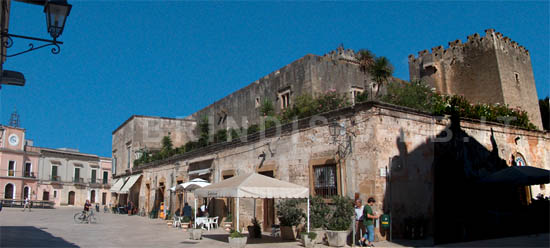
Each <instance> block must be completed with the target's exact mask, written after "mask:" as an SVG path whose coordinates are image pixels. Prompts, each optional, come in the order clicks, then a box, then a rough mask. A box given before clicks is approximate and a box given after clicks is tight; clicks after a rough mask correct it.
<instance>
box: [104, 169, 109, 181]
mask: <svg viewBox="0 0 550 248" xmlns="http://www.w3.org/2000/svg"><path fill="white" fill-rule="evenodd" d="M107 183H109V172H108V171H104V172H103V184H107Z"/></svg>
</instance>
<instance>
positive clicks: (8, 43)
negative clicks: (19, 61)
mask: <svg viewBox="0 0 550 248" xmlns="http://www.w3.org/2000/svg"><path fill="white" fill-rule="evenodd" d="M1 36H2V42H1V43H2V44H1V45H2V50H3V49H5V48H6V49H7V48H10V47H12V46H13V39H12V37H13V38H18V39H25V40H33V41H39V42H46V44H43V45H40V46H37V47H35V45H34V44H33V43H32V42H31V43H29V48H28V49H27V50H24V51H21V52H18V53H14V54H2V57H6V58H10V57H15V56H17V55H21V54H24V53H28V52H31V51H34V50H38V49H40V48H44V47H49V46H53V47H52V49H51V52H52V54H58V53H59V52H61V47H59V44H63V42H61V41H57V40H56V39H53V40H47V39H40V38H35V37H29V36H23V35H16V34H9V33H8V32H6V31H4V32H2V34H1ZM2 52H3V51H2Z"/></svg>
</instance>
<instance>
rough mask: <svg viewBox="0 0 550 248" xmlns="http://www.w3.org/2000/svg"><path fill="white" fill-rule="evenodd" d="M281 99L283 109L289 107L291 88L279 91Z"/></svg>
mask: <svg viewBox="0 0 550 248" xmlns="http://www.w3.org/2000/svg"><path fill="white" fill-rule="evenodd" d="M279 101H281V109H286V108H288V107H289V106H290V90H285V91H283V92H281V93H279Z"/></svg>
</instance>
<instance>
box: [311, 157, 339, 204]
mask: <svg viewBox="0 0 550 248" xmlns="http://www.w3.org/2000/svg"><path fill="white" fill-rule="evenodd" d="M313 173H314V179H313V180H314V182H313V187H314V190H315V195H318V196H322V197H330V196H333V195H337V194H338V185H337V181H338V180H337V178H336V165H335V164H330V165H319V166H315V167H313Z"/></svg>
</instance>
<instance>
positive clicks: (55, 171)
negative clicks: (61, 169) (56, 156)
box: [51, 165, 59, 181]
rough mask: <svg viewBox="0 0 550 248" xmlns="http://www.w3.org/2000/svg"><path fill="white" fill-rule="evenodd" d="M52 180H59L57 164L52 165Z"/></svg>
mask: <svg viewBox="0 0 550 248" xmlns="http://www.w3.org/2000/svg"><path fill="white" fill-rule="evenodd" d="M51 180H52V181H59V180H58V179H57V166H55V165H52V178H51Z"/></svg>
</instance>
